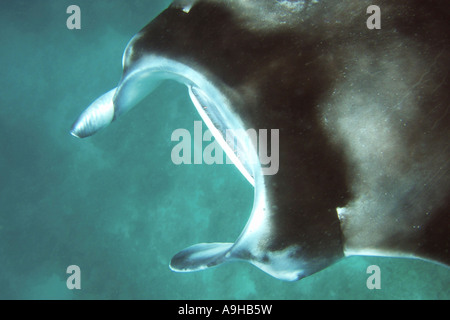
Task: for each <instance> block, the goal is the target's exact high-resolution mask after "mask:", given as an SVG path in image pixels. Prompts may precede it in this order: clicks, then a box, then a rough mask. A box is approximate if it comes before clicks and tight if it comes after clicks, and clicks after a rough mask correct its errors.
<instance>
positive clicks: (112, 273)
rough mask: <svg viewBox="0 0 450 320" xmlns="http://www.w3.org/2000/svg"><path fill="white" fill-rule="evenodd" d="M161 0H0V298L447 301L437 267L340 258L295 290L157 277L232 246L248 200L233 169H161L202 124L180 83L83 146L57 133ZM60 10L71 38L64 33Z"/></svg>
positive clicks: (230, 279) (262, 278) (219, 278)
mask: <svg viewBox="0 0 450 320" xmlns="http://www.w3.org/2000/svg"><path fill="white" fill-rule="evenodd" d="M170 2H171V1H169V0H146V1H145V0H95V1H88V0H75V1H72V0H71V1H65V0H15V1H12V0H8V1H7V0H0V4H1V11H0V30H1V31H0V43H1V50H0V64H1V77H0V81H1V84H0V90H1V94H0V299H449V298H450V290H449V287H450V272H449V270H448V269H447V268H445V267H442V266H439V265H436V264H432V263H427V262H424V261H419V260H408V259H391V258H380V257H350V258H346V259H343V260H341V261H340V262H338V263H336V264H334V265H332V266H331V267H329V268H327V269H325V270H323V271H321V272H319V273H317V274H314V275H312V276H310V277H307V278H305V279H303V280H300V281H297V282H284V281H280V280H277V279H275V278H272V277H271V276H269V275H267V274H265V273H264V272H262V271H260V270H259V269H257V268H256V267H254V266H252V265H250V264H248V263H240V262H236V263H229V264H225V265H222V266H220V267H217V268H212V269H208V270H205V271H202V272H195V273H174V272H172V271H171V270H170V269H169V267H168V265H169V262H170V259H171V258H172V256H173V255H174V254H176V253H177V252H178V251H180V250H182V249H184V248H186V247H188V246H190V245H193V244H196V243H199V242H234V240H235V239H236V238H237V237H238V236H239V234H240V232H241V230H242V229H243V227H244V226H245V224H246V222H247V219H248V217H249V215H250V210H251V208H252V201H253V190H252V187H251V186H250V185H249V184H248V182H247V181H246V180H245V178H244V177H243V176H242V175H241V174H240V173H239V171H238V170H237V169H236V168H235V167H234V166H233V165H215V166H209V165H206V164H205V165H181V166H176V165H174V164H173V163H172V161H171V157H170V156H171V150H172V148H173V147H174V146H175V144H176V142H172V141H171V139H170V138H171V134H172V132H173V131H174V130H175V129H178V128H186V129H188V130H189V131H190V132H193V125H194V121H198V120H200V116H199V115H198V114H197V112H196V111H195V108H194V107H193V105H192V103H191V101H190V99H189V96H188V93H187V89H186V88H185V86H183V85H180V84H178V83H175V82H171V81H166V82H164V83H163V84H162V85H161V86H160V87H159V88H158V89H157V90H156V91H155V92H153V93H152V94H150V95H149V96H148V97H147V98H146V99H145V100H144V101H142V102H141V103H140V105H139V106H137V107H136V108H135V109H133V110H132V111H131V112H129V113H128V114H127V115H125V116H123V117H122V118H120V119H119V120H118V121H117V122H115V123H114V124H112V125H111V126H109V127H108V128H107V129H105V130H103V131H101V132H100V133H98V134H97V135H95V136H94V137H91V138H88V139H85V140H80V139H76V138H74V137H72V136H71V135H70V134H69V130H70V126H71V125H72V123H73V121H74V120H75V119H76V118H77V117H78V115H79V114H80V113H81V112H82V111H83V110H84V109H85V108H86V107H87V106H88V105H89V104H90V103H91V102H92V101H94V100H95V99H96V98H97V97H99V96H100V95H102V94H103V93H105V92H107V91H109V90H110V89H111V88H113V87H115V86H116V85H117V83H118V81H119V79H120V77H121V74H122V65H121V61H122V53H123V50H124V49H125V47H126V45H127V43H128V41H129V40H130V39H131V37H132V36H133V35H134V34H135V33H137V32H138V31H139V30H140V29H141V28H142V27H144V26H145V25H146V24H147V23H148V22H149V21H150V20H151V19H153V18H154V17H155V16H156V15H157V14H159V13H160V12H161V11H162V10H164V9H165V8H166V7H167V6H168V5H169V4H170ZM72 4H76V5H78V6H79V7H80V8H81V30H68V29H67V27H66V20H67V18H68V17H69V14H67V13H66V9H67V7H68V6H70V5H72ZM225 27H226V26H225ZM204 130H205V126H204ZM70 265H78V266H79V267H80V269H81V290H69V289H68V288H67V286H66V280H67V278H68V277H69V274H67V273H66V269H67V267H68V266H70ZM370 265H377V266H379V267H380V270H381V289H379V290H369V289H368V288H367V286H366V280H367V278H368V277H369V276H370V275H369V274H367V273H366V269H367V267H368V266H370Z"/></svg>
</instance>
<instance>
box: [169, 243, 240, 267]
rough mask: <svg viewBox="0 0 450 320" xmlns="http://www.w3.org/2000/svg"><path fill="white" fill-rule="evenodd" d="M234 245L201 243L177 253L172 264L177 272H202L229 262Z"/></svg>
mask: <svg viewBox="0 0 450 320" xmlns="http://www.w3.org/2000/svg"><path fill="white" fill-rule="evenodd" d="M233 245H234V244H233V243H199V244H196V245H193V246H191V247H188V248H186V249H184V250H182V251H180V252H179V253H177V254H176V255H175V256H174V257H173V258H172V261H171V262H170V269H172V270H173V271H176V272H192V271H200V270H203V269H206V268H210V267H213V266H216V265H218V264H221V263H223V262H225V261H228V260H229V257H228V255H227V253H228V252H230V249H231V248H232V247H233Z"/></svg>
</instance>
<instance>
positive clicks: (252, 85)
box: [71, 0, 450, 281]
mask: <svg viewBox="0 0 450 320" xmlns="http://www.w3.org/2000/svg"><path fill="white" fill-rule="evenodd" d="M371 2H372V1H363V0H358V1H356V0H342V1H332V0H316V1H314V0H304V1H301V0H297V1H293V0H292V1H286V0H285V1H281V0H278V1H277V0H227V1H225V0H223V1H221V0H186V1H182V0H179V1H174V2H173V3H172V4H171V5H170V6H169V7H168V8H167V9H166V10H165V11H163V12H162V13H161V14H160V15H159V16H157V17H156V18H155V19H154V20H153V21H151V22H150V23H149V24H148V25H147V26H145V27H144V28H143V29H142V30H141V31H140V32H139V33H137V34H136V35H135V36H134V37H133V38H132V39H131V40H130V42H129V43H128V45H127V47H126V49H125V52H124V54H123V59H122V65H123V76H122V78H121V80H120V82H119V83H118V85H117V87H115V88H113V89H112V90H110V91H109V92H107V93H105V94H104V95H102V96H101V97H100V98H98V99H97V100H96V101H94V102H93V103H92V104H91V105H90V106H89V107H88V108H87V109H86V110H85V111H84V112H83V113H82V114H81V116H80V117H79V118H78V119H77V120H76V122H75V123H74V125H73V126H72V129H71V134H72V135H73V136H75V137H79V138H85V137H89V136H91V135H93V134H94V133H96V132H98V131H99V130H101V129H102V128H104V127H106V126H108V125H109V124H110V123H111V122H113V121H115V120H118V118H119V117H120V116H121V115H123V114H125V113H126V112H127V111H129V110H130V109H132V108H133V107H134V106H136V105H137V104H138V103H139V102H141V101H142V99H143V98H144V97H146V96H147V95H148V94H149V93H151V92H152V91H153V90H155V88H157V86H158V85H159V84H160V83H161V81H162V80H165V79H173V80H176V81H178V82H181V83H183V84H185V85H186V86H187V94H189V96H190V98H191V100H192V102H193V104H194V106H195V107H196V108H197V110H198V112H199V113H200V115H201V117H202V119H203V121H204V122H205V123H206V125H207V126H208V128H209V129H210V131H211V132H212V134H213V135H214V137H215V139H216V141H218V142H219V144H220V145H221V146H222V147H223V149H224V150H225V152H226V153H227V155H228V156H230V158H232V159H233V162H234V164H235V165H236V167H238V169H239V170H240V171H241V173H242V174H244V176H245V177H246V178H247V180H248V181H249V183H251V184H252V185H253V186H254V204H253V208H252V211H251V213H250V218H249V220H248V222H247V224H246V226H245V227H244V229H243V231H242V233H241V235H240V236H239V237H238V239H237V240H236V241H235V242H234V243H220V242H218V243H200V244H196V245H193V246H191V247H189V248H187V249H184V250H183V251H181V252H179V253H178V254H176V255H175V256H174V257H173V259H172V261H171V262H170V268H171V269H172V270H174V271H177V272H190V271H197V270H203V269H205V268H209V267H212V266H217V265H219V264H222V263H224V262H229V261H247V262H250V263H252V264H253V265H255V266H256V267H258V268H260V269H262V270H263V271H265V272H266V273H268V274H270V275H272V276H274V277H276V278H278V279H282V280H288V281H294V280H299V279H301V278H304V277H306V276H309V275H311V274H313V273H316V272H318V271H320V270H322V269H324V268H327V267H328V266H330V265H331V264H333V263H335V262H337V261H339V260H340V259H343V258H344V257H348V256H352V255H376V256H386V257H408V258H417V259H424V260H427V261H432V262H436V263H439V264H441V265H443V266H448V265H449V263H450V255H449V248H450V245H449V231H450V230H449V223H450V219H449V211H450V210H449V209H450V201H449V200H450V179H449V177H450V176H449V172H450V171H449V159H450V157H449V155H450V149H449V141H450V134H449V133H450V132H449V130H450V125H449V123H450V122H449V121H450V90H449V88H450V74H449V71H450V50H449V44H450V42H449V38H450V10H449V7H448V5H447V3H446V1H438V0H430V1H423V0H420V1H418V0H408V1H406V0H399V1H387V0H386V1H384V0H377V1H375V2H376V3H371ZM373 4H375V5H377V6H378V7H379V8H380V12H381V14H380V19H381V23H380V26H381V28H380V29H370V28H368V27H367V23H366V22H367V19H368V18H369V15H368V13H367V8H368V7H369V6H370V5H373ZM142 112H144V110H142ZM119 122H120V121H119ZM226 129H237V130H242V131H243V132H247V130H248V129H255V130H258V129H276V130H279V131H278V132H279V145H278V146H277V147H278V149H279V170H278V172H277V173H276V174H265V173H264V171H263V166H262V164H261V161H259V158H258V146H257V145H255V144H253V145H251V146H250V147H249V148H245V149H244V148H242V150H245V152H243V154H241V155H240V157H236V156H234V157H233V154H234V155H235V150H233V148H231V147H230V142H229V141H227V140H226V139H225V136H224V133H225V130H226ZM236 139H237V140H238V141H237V144H236V145H238V146H241V145H244V144H245V142H244V140H245V139H246V137H245V134H244V135H243V136H237V137H236ZM242 150H241V152H242ZM193 227H194V226H193Z"/></svg>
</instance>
